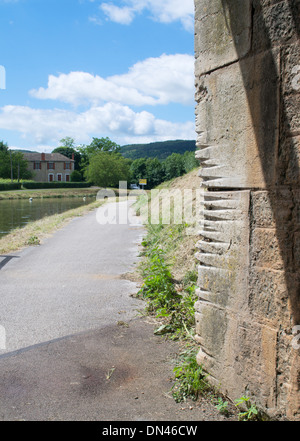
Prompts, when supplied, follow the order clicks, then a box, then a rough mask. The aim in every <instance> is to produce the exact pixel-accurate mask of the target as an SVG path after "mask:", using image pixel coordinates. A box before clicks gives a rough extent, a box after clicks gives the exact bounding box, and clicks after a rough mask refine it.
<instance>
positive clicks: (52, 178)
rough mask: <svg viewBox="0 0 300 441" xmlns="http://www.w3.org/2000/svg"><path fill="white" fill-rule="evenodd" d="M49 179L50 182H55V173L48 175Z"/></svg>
mask: <svg viewBox="0 0 300 441" xmlns="http://www.w3.org/2000/svg"><path fill="white" fill-rule="evenodd" d="M48 181H49V182H53V181H54V175H53V174H52V173H50V174H49V175H48Z"/></svg>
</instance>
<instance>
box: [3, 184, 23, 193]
mask: <svg viewBox="0 0 300 441" xmlns="http://www.w3.org/2000/svg"><path fill="white" fill-rule="evenodd" d="M20 189H21V183H17V182H0V191H9V190H20Z"/></svg>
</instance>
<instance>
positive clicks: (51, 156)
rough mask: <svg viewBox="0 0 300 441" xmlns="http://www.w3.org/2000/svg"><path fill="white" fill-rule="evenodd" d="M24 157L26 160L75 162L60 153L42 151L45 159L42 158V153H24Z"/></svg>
mask: <svg viewBox="0 0 300 441" xmlns="http://www.w3.org/2000/svg"><path fill="white" fill-rule="evenodd" d="M23 155H24V159H26V160H27V161H42V160H44V161H48V162H70V161H71V162H75V161H74V159H70V158H68V157H67V156H64V155H62V154H61V153H44V155H45V159H42V153H24V154H23Z"/></svg>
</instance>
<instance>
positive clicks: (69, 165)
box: [65, 162, 71, 170]
mask: <svg viewBox="0 0 300 441" xmlns="http://www.w3.org/2000/svg"><path fill="white" fill-rule="evenodd" d="M65 170H71V163H70V162H65Z"/></svg>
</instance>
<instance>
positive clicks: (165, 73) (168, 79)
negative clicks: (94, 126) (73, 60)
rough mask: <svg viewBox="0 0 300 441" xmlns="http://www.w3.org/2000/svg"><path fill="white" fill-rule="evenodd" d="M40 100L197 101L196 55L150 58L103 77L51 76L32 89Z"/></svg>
mask: <svg viewBox="0 0 300 441" xmlns="http://www.w3.org/2000/svg"><path fill="white" fill-rule="evenodd" d="M30 94H31V95H32V96H33V97H35V98H39V99H51V100H59V101H62V102H66V103H71V104H73V105H79V104H92V105H97V104H99V103H105V102H115V103H121V104H125V105H130V106H145V105H159V104H163V105H165V104H169V103H180V104H185V105H193V103H194V57H193V56H192V55H187V54H175V55H165V54H163V55H162V56H160V57H158V58H147V59H146V60H144V61H140V62H138V63H136V64H135V65H134V66H132V67H131V68H130V69H129V71H128V72H127V73H126V74H123V75H114V76H111V77H108V78H102V77H100V76H98V75H91V74H89V73H87V72H70V73H69V74H60V75H58V76H54V75H50V76H49V78H48V87H47V88H43V87H41V88H39V89H34V90H31V91H30Z"/></svg>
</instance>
